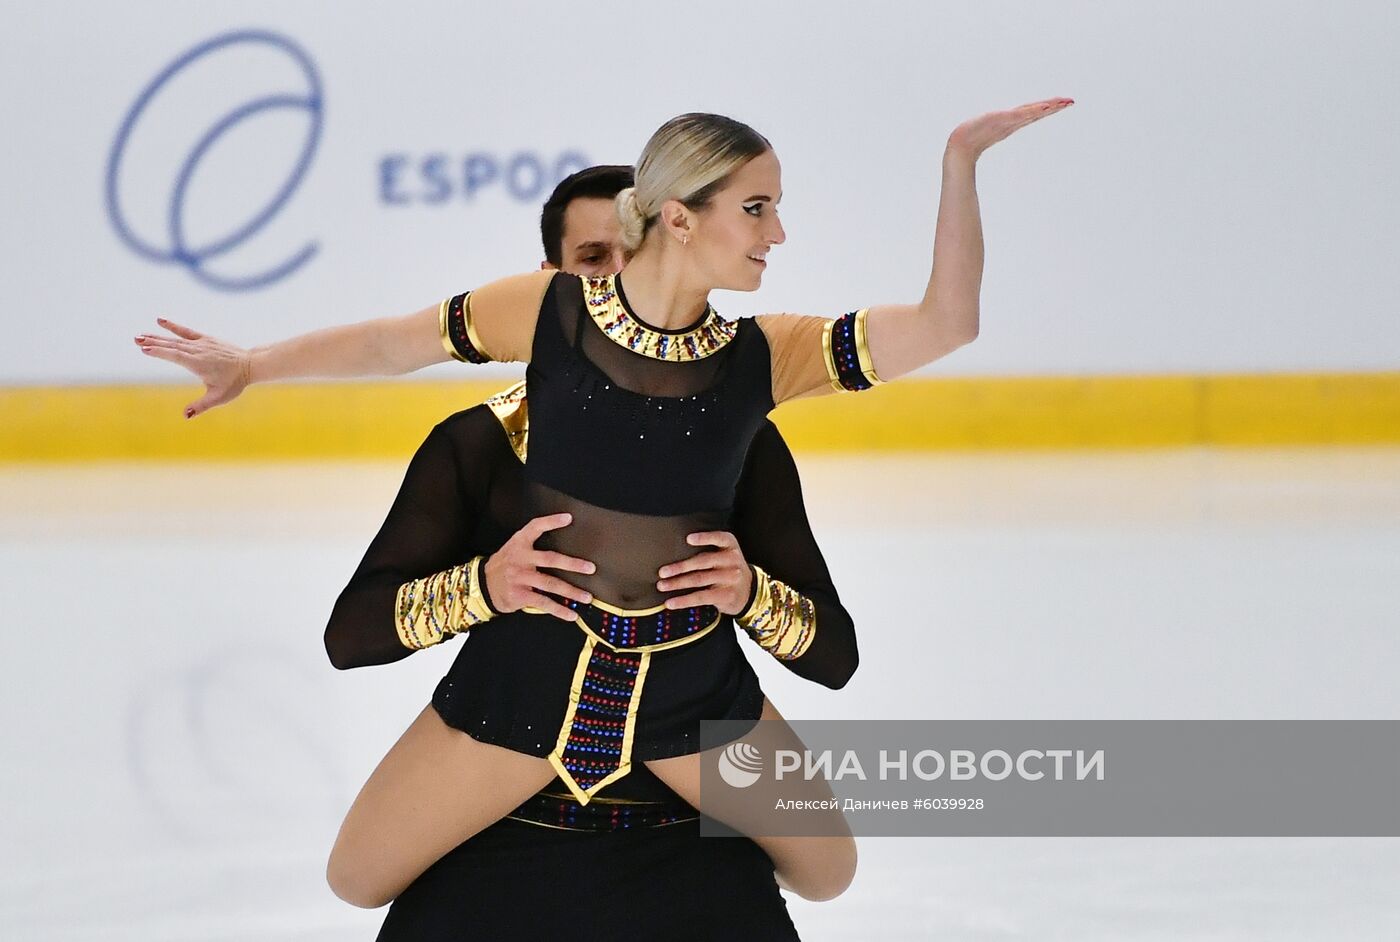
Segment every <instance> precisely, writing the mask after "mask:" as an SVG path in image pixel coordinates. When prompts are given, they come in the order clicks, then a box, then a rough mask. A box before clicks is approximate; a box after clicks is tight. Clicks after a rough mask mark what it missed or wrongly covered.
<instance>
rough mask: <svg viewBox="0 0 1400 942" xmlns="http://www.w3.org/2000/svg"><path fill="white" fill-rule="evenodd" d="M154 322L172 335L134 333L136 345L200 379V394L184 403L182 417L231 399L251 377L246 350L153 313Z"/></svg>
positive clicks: (249, 360) (190, 417) (250, 361)
mask: <svg viewBox="0 0 1400 942" xmlns="http://www.w3.org/2000/svg"><path fill="white" fill-rule="evenodd" d="M156 323H157V324H159V325H160V326H162V327H164V328H165V329H166V330H168V331H170V332H171V333H172V334H174V335H175V336H174V337H161V336H156V335H154V334H138V335H137V337H136V345H137V346H138V347H140V348H141V351H142V352H143V353H145V354H147V355H149V356H153V357H156V358H157V359H160V360H169V361H170V362H171V363H175V364H177V365H179V366H183V367H184V368H185V369H187V370H189V371H190V372H191V373H193V374H194V375H195V376H197V377H199V380H200V382H202V383H204V395H203V396H201V397H200V398H199V399H197V400H195V401H194V402H192V403H190V404H189V405H187V406H185V418H187V419H192V418H194V417H195V416H197V415H200V414H201V413H204V412H208V411H209V410H210V409H212V408H214V407H215V406H221V405H223V404H224V403H226V402H231V401H232V400H234V399H236V398H238V394H239V393H241V392H242V391H243V390H244V389H246V388H247V386H248V383H249V382H250V381H251V379H252V377H251V368H252V362H253V361H252V353H251V352H250V351H248V350H244V349H243V348H242V347H239V346H235V345H234V344H231V343H229V342H227V341H224V340H219V339H218V338H216V337H207V336H205V335H204V334H201V333H200V332H199V331H197V330H191V329H190V328H188V327H182V326H181V325H179V324H177V323H175V322H174V321H168V320H166V319H165V318H163V317H157V318H156Z"/></svg>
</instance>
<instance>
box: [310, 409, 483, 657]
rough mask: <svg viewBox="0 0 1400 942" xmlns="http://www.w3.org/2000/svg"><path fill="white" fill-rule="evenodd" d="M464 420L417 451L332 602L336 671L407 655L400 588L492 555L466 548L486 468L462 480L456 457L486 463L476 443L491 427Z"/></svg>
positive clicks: (329, 631) (329, 637)
mask: <svg viewBox="0 0 1400 942" xmlns="http://www.w3.org/2000/svg"><path fill="white" fill-rule="evenodd" d="M462 415H463V414H462V413H459V414H458V416H454V417H452V418H449V419H447V420H446V421H444V422H442V423H440V424H439V425H438V426H437V427H435V428H434V429H433V430H432V432H431V433H429V435H428V437H427V439H426V440H425V441H424V442H423V444H422V445H421V446H419V448H418V451H417V453H416V454H414V456H413V460H412V461H411V462H410V463H409V466H408V471H407V473H405V475H404V479H403V484H402V485H401V486H400V487H399V493H398V496H397V497H396V498H395V499H394V503H393V506H392V507H390V509H389V515H388V517H387V518H386V519H385V520H384V525H383V526H382V527H380V528H379V533H378V535H377V536H375V538H374V541H373V542H372V543H370V545H369V550H368V551H367V552H366V553H365V556H364V559H363V560H361V561H360V565H359V568H358V569H356V570H355V574H354V576H352V577H351V579H350V584H349V585H347V586H346V587H345V589H344V591H342V592H341V593H340V597H339V598H337V599H336V602H335V608H334V609H333V610H332V611H331V618H330V622H329V623H328V624H327V625H326V639H325V640H326V653H327V654H328V655H329V656H330V659H331V663H332V664H334V665H335V666H336V667H337V668H339V669H341V670H345V669H346V668H351V667H365V666H368V665H371V664H388V663H390V662H391V661H397V660H401V659H402V658H405V657H407V656H408V655H410V654H412V653H413V649H412V648H408V647H405V646H404V644H403V643H402V642H401V641H400V640H399V636H398V631H397V629H396V627H395V622H394V606H395V597H396V596H397V594H398V589H399V586H401V585H403V584H404V583H405V582H409V581H412V580H414V579H421V578H424V577H425V576H430V575H432V574H433V573H436V572H441V571H443V570H446V569H451V568H452V567H453V566H456V565H459V564H461V563H464V562H466V561H467V560H469V559H471V558H472V557H473V556H476V555H479V554H484V553H487V552H490V551H492V550H494V549H495V547H486V548H480V547H475V548H474V547H473V546H472V545H471V544H472V536H473V530H474V526H473V524H474V522H475V520H476V518H477V517H478V515H479V514H480V513H481V512H482V508H483V507H484V506H485V503H484V501H483V500H482V495H484V494H485V492H486V488H487V487H489V484H490V477H491V475H490V469H489V467H484V466H483V467H474V468H473V471H474V473H473V474H472V475H467V474H465V473H464V471H465V469H464V468H463V458H462V455H464V454H465V455H471V456H478V455H479V456H482V457H483V462H482V463H483V464H489V461H487V460H486V456H489V455H491V454H493V452H492V450H491V449H490V448H489V447H487V446H488V445H489V442H487V441H484V440H483V441H481V442H477V441H475V439H478V438H482V437H483V436H482V435H481V430H482V429H487V430H489V427H490V426H488V425H486V424H485V423H483V422H479V421H476V422H473V421H464V420H463V419H461V418H460V416H462ZM469 418H471V417H469ZM486 418H489V419H490V421H491V424H495V419H494V418H492V417H490V416H489V415H488V416H486ZM498 434H499V433H498Z"/></svg>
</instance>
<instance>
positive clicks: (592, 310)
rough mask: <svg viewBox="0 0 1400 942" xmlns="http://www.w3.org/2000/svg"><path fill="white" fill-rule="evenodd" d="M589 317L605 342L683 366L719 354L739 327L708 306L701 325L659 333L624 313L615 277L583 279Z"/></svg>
mask: <svg viewBox="0 0 1400 942" xmlns="http://www.w3.org/2000/svg"><path fill="white" fill-rule="evenodd" d="M583 300H584V303H585V305H586V306H587V308H588V315H589V316H590V317H592V318H593V323H595V324H597V325H598V329H599V330H601V331H602V332H603V333H604V334H605V335H606V336H607V337H608V339H610V340H612V341H613V342H614V343H616V344H619V345H620V346H623V347H626V348H627V349H628V350H631V351H632V352H633V353H639V354H641V355H642V356H644V357H650V358H651V359H653V360H666V361H669V362H672V363H685V362H689V361H691V360H703V359H704V358H705V357H707V356H710V355H711V354H714V353H717V352H719V351H720V350H721V349H723V348H724V346H725V345H726V344H728V343H729V341H731V340H733V339H734V335H735V334H736V333H737V332H738V325H737V324H735V323H733V322H732V321H727V320H725V319H724V318H722V317H720V316H719V314H718V312H716V311H715V309H714V308H712V307H710V306H709V305H706V306H705V314H704V316H703V317H701V318H700V323H698V324H696V325H695V326H694V327H692V328H689V329H688V330H682V331H677V332H671V331H664V330H658V329H657V328H655V327H652V326H650V325H649V324H644V323H642V321H641V320H640V319H639V318H638V317H637V316H636V315H634V314H633V313H632V312H631V311H629V310H628V309H627V306H626V304H624V303H623V301H622V298H621V296H620V295H619V293H618V286H617V276H616V275H603V276H601V277H597V278H584V279H583Z"/></svg>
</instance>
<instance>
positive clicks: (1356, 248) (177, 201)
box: [0, 0, 1400, 384]
mask: <svg viewBox="0 0 1400 942" xmlns="http://www.w3.org/2000/svg"><path fill="white" fill-rule="evenodd" d="M2 9H3V10H4V21H5V23H4V29H0V76H3V81H4V88H5V91H6V93H5V94H4V95H3V96H0V109H3V112H0V114H3V127H4V129H5V135H4V145H3V150H2V151H0V152H2V153H3V160H4V169H5V180H6V186H4V187H3V188H0V192H3V196H0V200H3V203H2V204H0V211H2V212H0V214H2V215H3V218H4V220H5V223H4V227H3V230H2V232H0V253H3V257H4V260H5V262H4V265H3V274H0V279H3V281H2V282H0V292H3V297H4V301H5V304H4V307H3V309H0V310H3V313H0V318H3V325H4V328H5V334H6V342H5V343H3V344H0V384H2V383H9V384H30V383H55V382H59V383H68V382H74V383H90V382H108V381H175V380H176V379H177V377H175V376H173V375H172V368H170V367H169V366H168V365H167V364H163V363H157V362H153V361H151V360H149V359H147V358H144V357H141V356H140V355H139V353H138V352H137V351H136V349H135V347H134V346H133V345H132V344H131V341H130V338H131V336H132V335H133V334H134V333H136V332H138V331H139V330H143V329H151V328H153V327H154V323H153V318H154V317H155V316H156V315H157V314H167V315H169V316H171V317H174V318H176V319H183V320H185V321H187V322H189V323H192V324H194V325H196V326H198V327H200V328H202V329H205V330H207V331H209V332H211V333H214V334H217V335H221V336H226V337H228V338H230V339H233V340H237V341H240V342H243V343H254V342H262V341H267V340H270V339H275V338H278V337H282V336H287V335H290V334H293V333H298V332H301V331H305V330H309V329H313V328H316V327H320V326H325V325H327V324H331V323H336V322H342V321H348V320H354V319H360V318H366V317H372V316H379V315H383V314H391V313H398V312H401V311H406V310H410V309H416V308H418V307H421V306H423V305H425V304H427V303H430V302H432V301H434V300H436V299H437V298H438V297H440V296H442V295H444V294H446V293H448V292H449V291H451V290H459V289H462V288H465V287H470V286H472V285H474V284H476V283H479V282H481V281H483V280H486V279H489V278H492V277H496V276H499V275H503V274H508V273H511V272H514V271H518V270H523V269H528V268H533V267H535V266H536V265H537V264H538V261H539V255H540V252H539V247H538V244H537V243H538V236H537V234H536V221H537V215H538V209H539V203H540V202H541V200H542V197H543V195H544V194H545V193H547V191H548V188H549V187H550V186H551V185H552V184H553V182H554V174H555V172H556V171H557V170H559V169H560V164H561V162H562V163H563V164H564V167H563V169H564V170H565V171H567V169H570V168H571V167H572V166H573V164H572V163H571V161H572V160H574V159H581V160H587V161H592V162H622V163H626V162H631V161H632V160H634V159H635V157H636V154H637V153H638V152H639V150H640V148H641V145H642V143H643V142H644V140H645V138H646V136H647V135H648V134H649V133H650V131H651V130H652V129H653V128H654V127H655V126H656V125H657V124H659V123H660V122H661V121H662V120H664V119H666V118H667V117H670V116H671V115H673V114H675V113H679V112H681V111H687V110H713V111H720V112H724V113H728V114H732V115H734V116H736V117H739V118H742V119H744V120H747V121H749V122H750V123H752V124H753V125H754V126H756V127H757V128H758V129H759V130H761V131H762V132H764V133H765V134H766V135H767V136H768V137H769V138H770V139H771V140H772V141H773V142H774V144H775V146H776V148H777V150H778V153H779V155H780V156H781V157H782V158H783V161H784V186H785V193H786V198H785V200H784V202H783V215H784V221H785V223H786V225H787V229H788V233H789V241H788V243H787V244H786V245H785V246H782V247H781V248H780V249H778V250H777V252H776V253H775V255H774V257H773V264H772V266H771V268H770V270H769V273H768V277H767V278H766V279H765V285H764V288H763V290H762V291H761V292H760V293H759V294H758V295H757V296H725V297H722V298H720V299H719V306H720V307H721V309H722V310H725V311H726V312H728V313H733V314H741V313H756V312H760V311H765V310H777V309H782V310H800V311H807V312H813V313H837V312H840V311H844V310H847V309H850V308H852V307H855V306H857V305H858V304H868V303H875V302H880V301H891V300H906V299H913V298H916V297H917V296H918V294H919V292H920V291H921V289H922V285H923V283H924V279H925V278H926V277H927V266H928V260H929V257H930V247H931V244H932V238H933V227H934V226H933V224H934V218H935V211H936V201H937V185H938V166H939V157H940V155H941V153H942V147H943V143H944V141H945V140H946V136H947V134H948V132H949V131H950V130H951V129H952V128H953V127H954V126H956V124H957V123H958V122H959V121H961V120H963V119H965V118H967V117H970V116H972V115H975V114H978V113H981V112H983V111H987V110H992V109H998V108H1005V107H1010V106H1014V105H1017V104H1021V103H1023V102H1026V101H1031V100H1035V99H1039V98H1044V97H1049V96H1053V95H1068V96H1071V97H1074V98H1075V99H1076V100H1077V102H1078V103H1077V104H1076V106H1075V107H1074V108H1071V109H1070V110H1069V111H1068V112H1066V113H1064V114H1061V115H1058V116H1055V117H1052V118H1051V119H1049V120H1047V121H1043V122H1040V123H1038V124H1036V125H1034V126H1032V127H1030V128H1028V129H1026V130H1024V131H1022V132H1021V133H1019V134H1017V135H1015V136H1014V137H1012V138H1011V139H1010V140H1008V141H1005V142H1003V143H1002V144H999V145H997V146H996V147H995V148H994V149H993V150H992V151H990V152H988V154H987V155H986V156H985V157H984V158H983V160H982V162H981V164H980V166H979V186H980V192H981V200H982V209H983V214H984V222H985V231H986V240H987V271H986V277H985V281H984V292H983V322H984V329H983V333H982V339H981V340H980V341H979V342H978V343H977V344H975V345H973V347H971V348H968V349H967V350H965V351H960V352H959V353H958V355H957V356H956V357H953V358H951V359H950V360H948V361H947V362H945V363H943V364H940V365H939V366H938V367H937V369H938V370H939V371H940V372H944V373H962V374H984V373H1012V374H1016V373H1037V374H1043V373H1080V372H1156V371H1177V370H1189V371H1215V370H1251V371H1252V370H1295V369H1318V370H1353V369H1388V368H1395V366H1396V361H1397V353H1400V321H1397V319H1396V317H1395V316H1394V315H1395V311H1396V307H1397V302H1400V284H1397V270H1396V266H1395V264H1394V258H1395V256H1396V250H1397V248H1400V246H1397V238H1396V235H1395V222H1396V219H1397V193H1398V192H1400V186H1397V183H1396V181H1395V178H1394V174H1393V171H1394V168H1395V167H1396V166H1397V165H1400V83H1398V82H1397V81H1396V78H1397V66H1396V58H1395V49H1396V46H1395V37H1396V35H1397V34H1398V33H1400V22H1398V20H1400V15H1397V13H1396V10H1395V7H1394V6H1393V5H1392V4H1387V3H1383V2H1373V3H1353V4H1348V5H1344V6H1342V7H1341V8H1332V9H1327V8H1324V6H1323V5H1322V4H1319V3H1264V2H1259V0H1253V2H1247V3H1234V4H1229V5H1206V4H1193V5H1186V4H1163V5H1155V6H1148V5H1142V4H1102V3H1082V2H1081V3H1057V4H1053V5H1041V4H1029V3H1024V4H1019V3H983V4H977V5H975V6H974V5H969V4H965V3H956V4H955V3H903V4H896V3H874V4H867V5H865V6H864V7H862V8H861V9H860V10H859V12H858V11H857V8H856V7H854V6H852V5H851V4H848V3H841V4H836V3H823V4H801V5H788V4H753V3H732V2H716V3H709V4H705V5H703V6H697V5H694V4H685V5H675V6H674V7H668V6H662V5H658V4H655V3H650V4H618V3H613V4H609V3H596V2H595V3H590V4H586V5H580V4H575V3H561V2H548V3H538V4H534V5H531V6H530V7H528V8H525V9H522V8H520V7H519V6H518V5H515V4H509V5H508V4H482V3H472V2H440V0H417V2H404V3H399V4H396V5H394V6H393V7H392V8H390V7H386V6H384V5H382V4H374V5H370V4H330V3H301V4H286V3H265V2H255V0H240V2H238V3H200V4H185V3H174V2H144V3H140V4H100V3H96V2H90V0H88V2H70V3H63V4H49V5H42V6H41V5H39V4H37V3H15V2H8V3H6V4H5V6H4V7H3V8H2ZM248 30H256V31H264V32H266V33H268V34H271V36H272V37H273V44H269V43H268V42H265V41H260V42H251V41H243V42H232V43H230V44H228V45H225V46H221V47H219V48H217V49H215V50H214V51H212V52H211V53H209V54H208V55H205V56H203V57H199V58H196V59H194V60H193V61H190V62H188V63H187V64H185V65H184V66H183V67H181V68H179V69H177V70H176V71H175V72H173V73H172V74H171V75H170V76H169V80H168V81H167V82H165V83H164V84H163V85H161V86H160V87H159V89H158V90H157V91H156V93H155V94H154V96H153V97H152V98H151V99H150V101H149V104H148V106H147V107H145V108H142V109H136V105H137V104H138V101H139V99H140V96H141V94H142V92H143V90H145V89H147V88H149V87H151V84H152V83H153V81H154V80H156V78H157V77H158V76H159V75H161V74H162V72H163V70H166V69H167V67H170V66H172V65H173V64H176V63H177V62H178V61H179V60H180V59H181V57H182V56H185V55H186V54H187V53H190V52H191V51H192V50H195V49H197V48H198V47H200V46H201V44H205V43H208V42H212V41H216V40H218V39H220V38H221V37H222V38H225V39H229V38H231V36H232V35H233V34H236V33H238V32H240V31H248ZM299 56H301V57H304V58H298V57H299ZM317 88H319V98H318V97H316V96H315V91H316V89H317ZM279 96H280V97H279ZM259 102H261V105H259V104H258V103H259ZM240 108H245V109H248V113H246V114H245V115H243V116H242V118H241V119H238V120H231V121H229V122H226V125H225V126H224V130H223V132H222V133H219V134H215V135H214V136H213V137H212V138H210V137H208V136H209V135H210V134H211V132H212V131H213V130H214V129H216V128H217V127H219V126H220V122H221V120H222V119H224V118H225V117H226V116H229V115H231V114H235V113H236V112H237V111H238V109H240ZM134 109H136V110H134ZM128 119H132V120H131V121H130V122H129V131H130V133H129V134H128V135H126V136H125V138H124V146H122V147H120V148H118V147H117V146H116V145H117V143H118V141H119V140H122V139H123V138H122V137H121V131H122V129H123V127H127V126H128ZM202 138H204V139H206V141H205V143H207V144H208V146H207V147H205V148H203V149H201V146H200V145H201V139H202ZM307 149H309V151H310V155H309V161H308V162H306V166H305V172H304V174H302V175H301V176H300V177H299V178H298V179H297V180H296V181H295V185H294V186H292V187H291V188H290V189H289V190H288V192H287V194H286V199H284V200H282V201H280V202H278V201H276V200H274V197H275V196H276V195H277V194H278V191H279V189H281V188H282V187H283V186H284V184H285V183H287V181H288V179H289V177H290V176H291V175H292V174H293V171H294V170H295V168H296V167H297V166H298V164H299V158H300V157H301V156H302V152H303V151H304V150H307ZM571 155H572V156H571ZM114 156H115V158H116V160H115V162H114V159H113V158H114ZM512 161H515V163H514V174H515V175H514V178H513V184H512V183H508V182H506V177H508V176H509V175H510V174H509V172H510V171H511V169H512ZM468 168H470V174H471V176H472V177H473V178H474V179H475V180H476V181H477V182H476V184H475V185H469V184H468V182H467V177H468ZM491 168H495V169H496V171H497V176H496V177H495V179H494V180H490V179H485V178H484V177H483V175H486V177H489V174H490V171H491ZM182 173H183V179H184V183H183V185H182V184H181V180H182ZM109 177H111V179H112V181H113V182H114V185H113V186H112V187H111V188H110V190H111V193H112V194H113V196H114V200H109V198H108V195H107V194H108V189H109V187H108V181H109ZM274 203H276V205H275V207H274V211H273V212H272V213H271V215H270V217H269V219H268V220H267V223H266V225H265V226H263V227H261V228H259V229H257V230H256V231H253V232H240V231H239V230H240V229H243V228H245V224H247V223H249V222H250V221H252V220H254V219H255V218H256V217H258V216H259V214H260V212H261V211H262V210H263V209H264V208H265V207H268V206H270V205H272V204H274ZM123 229H125V230H126V232H127V233H128V236H129V238H124V237H123V236H122V234H121V230H123ZM138 243H139V244H141V245H144V246H145V250H146V252H147V253H149V255H143V254H141V253H140V252H139V251H138V250H137V249H136V248H134V245H136V244H138ZM177 247H182V248H177ZM308 250H309V251H310V255H309V258H307V259H306V260H305V261H304V263H302V264H300V266H299V267H295V270H293V271H291V272H290V273H289V274H285V275H284V276H280V277H277V275H278V273H277V271H276V269H277V268H278V267H279V266H282V265H283V264H284V263H287V262H289V261H292V262H294V261H295V260H296V259H297V258H298V257H299V255H300V254H301V253H303V252H305V251H308ZM180 251H183V252H184V258H183V260H182V261H180V262H172V261H169V260H166V261H156V260H153V258H152V257H149V256H155V257H163V258H166V259H169V258H170V257H172V256H175V255H178V254H179V253H180ZM249 280H251V281H253V282H259V281H261V282H266V283H265V284H263V285H261V286H259V287H253V288H250V289H248V290H225V289H224V288H219V287H216V286H214V283H218V282H224V283H227V282H238V281H249ZM439 370H446V371H448V372H451V370H450V368H449V367H441V368H439ZM452 375H460V372H453V373H452Z"/></svg>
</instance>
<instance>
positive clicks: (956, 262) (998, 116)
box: [866, 98, 1074, 380]
mask: <svg viewBox="0 0 1400 942" xmlns="http://www.w3.org/2000/svg"><path fill="white" fill-rule="evenodd" d="M1072 104H1074V100H1073V99H1070V98H1051V99H1048V100H1046V101H1038V102H1033V103H1032V104H1029V105H1022V106H1021V107H1019V108H1013V109H1011V110H1010V111H993V112H991V113H990V114H985V115H982V116H981V117H979V118H974V119H972V120H971V121H967V122H964V123H963V124H961V125H959V126H958V127H957V128H956V129H955V130H954V131H953V133H952V134H951V135H950V136H949V138H948V147H947V149H946V150H945V151H944V153H943V185H942V190H941V193H940V196H939V199H938V225H937V228H936V230H935V232H934V240H933V271H932V273H931V274H930V275H929V280H928V288H927V289H926V290H925V291H924V297H923V300H921V301H920V302H919V303H918V304H917V305H884V306H879V307H872V308H871V309H870V313H869V315H868V316H867V318H866V330H867V336H868V338H869V348H870V357H871V360H872V363H873V366H874V369H875V373H876V374H877V375H878V376H879V377H880V379H882V380H890V379H894V378H895V377H897V376H903V375H904V374H905V373H909V372H911V371H913V370H916V369H918V368H919V367H921V366H923V365H925V364H927V363H932V362H933V361H934V360H937V359H939V358H940V357H942V356H945V355H947V354H949V353H951V352H952V351H954V350H956V349H957V348H958V347H961V346H962V345H963V344H966V343H970V342H972V341H973V340H974V339H976V337H977V331H978V319H979V296H980V294H981V291H982V266H983V245H982V213H981V210H980V208H979V206H978V203H977V159H978V158H979V157H980V156H981V155H982V153H983V152H984V151H986V149H987V148H989V147H991V146H992V145H993V144H995V143H997V142H998V141H1001V140H1005V139H1006V138H1007V137H1009V136H1011V135H1012V134H1013V133H1015V132H1016V131H1018V130H1020V129H1021V128H1023V127H1025V126H1026V125H1028V124H1031V123H1033V122H1036V121H1039V120H1040V119H1041V118H1046V117H1049V116H1050V115H1052V114H1055V113H1057V112H1060V111H1063V110H1064V109H1065V108H1068V107H1069V106H1070V105H1072Z"/></svg>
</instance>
